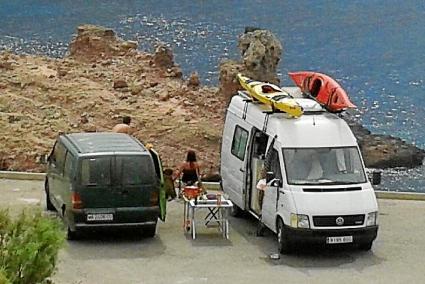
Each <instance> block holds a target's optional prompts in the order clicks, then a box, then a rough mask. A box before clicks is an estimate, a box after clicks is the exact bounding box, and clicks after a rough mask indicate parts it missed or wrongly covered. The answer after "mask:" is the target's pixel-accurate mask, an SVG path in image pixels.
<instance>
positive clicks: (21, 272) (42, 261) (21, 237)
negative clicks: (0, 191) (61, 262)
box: [0, 210, 65, 284]
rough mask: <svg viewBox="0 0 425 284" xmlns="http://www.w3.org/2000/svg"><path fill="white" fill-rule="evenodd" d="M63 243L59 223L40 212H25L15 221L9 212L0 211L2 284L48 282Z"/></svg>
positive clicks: (0, 272) (0, 268)
mask: <svg viewBox="0 0 425 284" xmlns="http://www.w3.org/2000/svg"><path fill="white" fill-rule="evenodd" d="M64 240H65V235H64V232H63V230H62V227H61V224H60V223H59V221H57V220H56V219H53V218H50V217H46V216H43V215H42V213H41V212H40V211H36V212H34V211H31V212H29V211H24V212H22V213H21V214H20V215H19V216H18V217H17V218H13V219H12V218H11V217H10V215H9V213H8V211H6V210H1V211H0V283H8V282H10V283H14V284H15V283H16V284H27V283H43V282H44V281H46V279H47V278H48V277H49V276H51V275H52V274H53V272H54V270H55V266H56V261H57V257H58V252H59V249H60V248H61V247H62V245H63V243H64ZM2 277H3V278H2ZM3 279H4V280H3Z"/></svg>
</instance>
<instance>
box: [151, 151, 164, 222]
mask: <svg viewBox="0 0 425 284" xmlns="http://www.w3.org/2000/svg"><path fill="white" fill-rule="evenodd" d="M149 153H150V154H151V156H152V160H153V163H154V166H155V172H156V175H157V177H158V179H159V183H160V186H159V211H160V215H159V218H160V219H161V221H163V222H164V221H165V216H166V214H167V200H166V198H165V188H164V175H163V171H162V163H161V158H160V157H159V154H158V153H157V152H156V151H155V150H154V149H152V148H151V149H149Z"/></svg>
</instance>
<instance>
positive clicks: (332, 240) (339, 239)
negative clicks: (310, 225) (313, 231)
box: [326, 236, 353, 244]
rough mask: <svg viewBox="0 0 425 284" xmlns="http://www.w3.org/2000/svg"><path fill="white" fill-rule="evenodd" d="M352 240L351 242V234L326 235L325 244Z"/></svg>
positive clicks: (343, 242) (344, 242)
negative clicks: (339, 235)
mask: <svg viewBox="0 0 425 284" xmlns="http://www.w3.org/2000/svg"><path fill="white" fill-rule="evenodd" d="M352 242H353V236H341V237H327V238H326V243H327V244H346V243H352Z"/></svg>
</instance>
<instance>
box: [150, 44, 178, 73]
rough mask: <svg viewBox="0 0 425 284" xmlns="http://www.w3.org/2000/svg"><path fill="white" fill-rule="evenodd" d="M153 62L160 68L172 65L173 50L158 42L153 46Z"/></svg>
mask: <svg viewBox="0 0 425 284" xmlns="http://www.w3.org/2000/svg"><path fill="white" fill-rule="evenodd" d="M153 63H154V64H155V65H156V66H157V67H160V68H165V69H166V68H172V67H174V55H173V51H172V50H171V49H170V48H169V47H168V46H166V45H164V44H160V45H158V46H157V47H156V48H155V54H154V55H153Z"/></svg>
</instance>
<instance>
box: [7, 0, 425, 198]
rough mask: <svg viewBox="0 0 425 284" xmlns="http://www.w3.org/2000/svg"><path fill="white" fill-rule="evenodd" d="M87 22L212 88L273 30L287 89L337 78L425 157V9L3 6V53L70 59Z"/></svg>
mask: <svg viewBox="0 0 425 284" xmlns="http://www.w3.org/2000/svg"><path fill="white" fill-rule="evenodd" d="M81 23H92V24H100V25H104V26H108V27H111V28H113V29H114V30H116V31H117V33H118V34H119V35H120V36H121V37H123V38H125V39H131V40H137V41H139V43H140V48H141V49H142V50H148V51H151V50H152V47H153V45H154V44H155V43H157V42H164V43H166V44H168V45H170V46H171V47H172V49H173V51H174V54H175V61H176V62H177V63H178V64H180V65H181V67H182V68H183V71H184V74H185V75H188V74H190V72H192V71H195V70H196V71H198V72H199V74H200V75H201V78H202V80H203V82H204V83H206V84H211V85H214V84H216V83H217V78H218V70H217V65H218V63H219V62H220V60H221V59H223V58H232V59H238V58H239V54H238V50H237V47H236V45H237V42H236V38H237V36H238V35H239V34H241V33H242V32H243V30H244V27H245V26H255V27H262V28H267V29H269V30H271V31H272V32H273V33H274V34H276V35H277V37H278V38H279V39H280V40H281V41H282V42H283V46H284V53H283V58H282V60H281V64H280V67H279V72H280V76H281V79H282V84H286V85H289V84H291V82H290V80H289V79H288V77H287V75H286V73H287V72H288V71H297V70H317V71H322V72H324V73H327V74H329V75H331V76H333V77H335V78H336V79H337V80H338V81H339V82H340V83H341V85H342V86H343V87H344V88H345V89H346V90H347V92H348V93H349V95H350V97H351V99H352V101H353V102H354V103H355V104H356V105H357V106H358V108H359V111H358V113H357V118H358V120H359V121H360V122H361V123H362V124H363V125H365V126H366V127H368V128H369V129H371V130H372V131H373V132H375V133H383V134H391V135H393V136H397V137H401V138H402V139H404V140H406V141H407V142H409V143H413V144H416V145H417V146H419V147H421V148H425V135H423V134H422V133H423V126H422V122H423V121H424V120H425V100H424V99H425V82H424V80H425V52H424V50H425V2H424V1H423V0H422V1H421V0H410V1H409V0H407V1H399V0H357V1H355V0H351V1H319V0H308V1H282V0H274V1H265V0H256V1H230V0H214V1H202V0H195V1H194V0H191V1H189V0H179V1H165V0H156V1H151V0H145V1H129V0H120V1H105V0H91V1H83V0H62V1H57V0H54V1H53V0H50V1H48V0H44V1H42V0H38V1H36V0H33V1H30V0H14V1H5V0H0V49H5V48H8V49H12V50H14V51H16V52H26V53H31V54H48V55H50V56H54V57H61V56H63V55H64V54H65V53H66V51H67V43H68V42H69V41H70V39H71V38H72V34H73V33H74V32H75V29H76V27H77V26H78V25H79V24H81ZM412 174H413V176H414V178H411V175H412ZM386 176H387V177H388V179H387V180H386V181H385V182H384V185H385V187H386V188H388V189H390V190H401V191H423V192H425V168H424V167H422V168H419V169H415V170H414V172H413V173H412V172H410V171H409V172H406V171H402V172H396V173H394V171H388V172H386ZM384 180H385V179H384ZM403 182H404V183H406V184H405V186H404V185H403V186H402V188H400V184H403Z"/></svg>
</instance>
